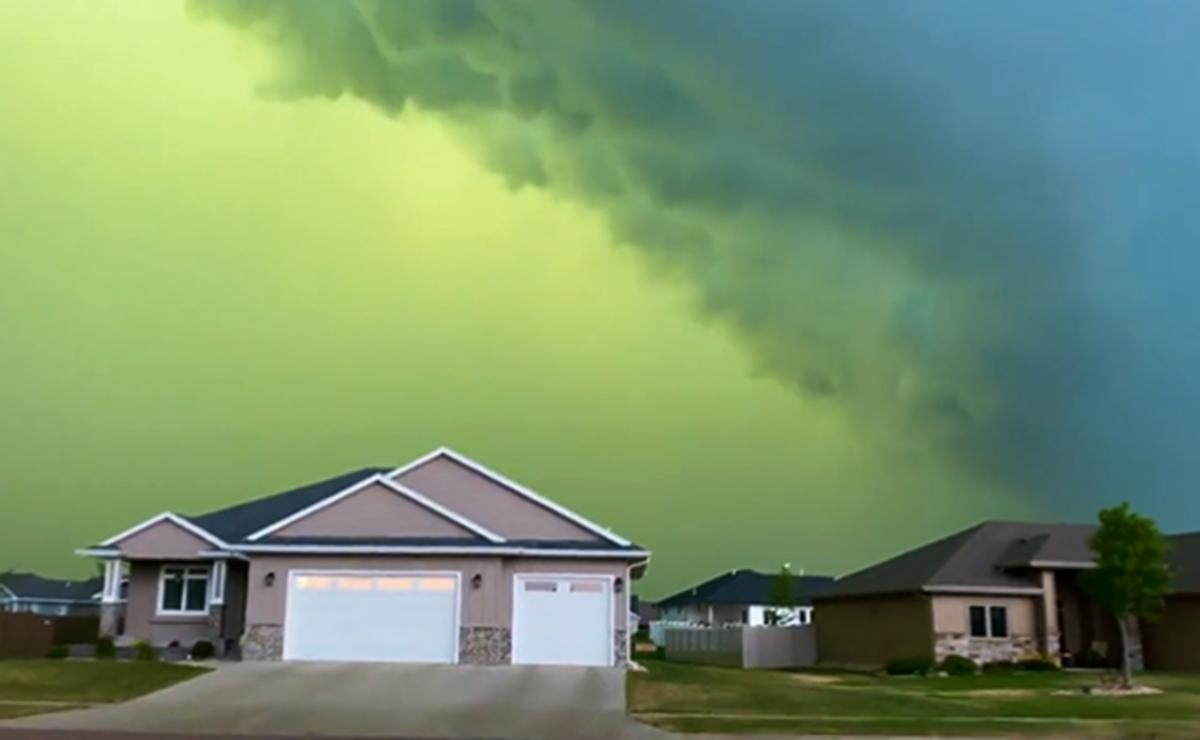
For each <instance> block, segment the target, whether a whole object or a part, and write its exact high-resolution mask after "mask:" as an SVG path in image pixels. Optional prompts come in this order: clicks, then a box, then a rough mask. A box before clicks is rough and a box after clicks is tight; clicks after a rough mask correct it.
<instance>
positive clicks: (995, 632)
mask: <svg viewBox="0 0 1200 740" xmlns="http://www.w3.org/2000/svg"><path fill="white" fill-rule="evenodd" d="M988 625H989V626H990V627H991V632H992V637H1008V607H1005V606H993V607H990V608H989V609H988Z"/></svg>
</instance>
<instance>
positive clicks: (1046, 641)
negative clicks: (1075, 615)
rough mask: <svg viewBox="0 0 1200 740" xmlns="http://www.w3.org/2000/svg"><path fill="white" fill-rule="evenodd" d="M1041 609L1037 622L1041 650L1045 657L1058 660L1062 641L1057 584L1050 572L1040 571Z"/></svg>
mask: <svg viewBox="0 0 1200 740" xmlns="http://www.w3.org/2000/svg"><path fill="white" fill-rule="evenodd" d="M1041 607H1042V609H1041V611H1042V613H1041V619H1040V620H1038V621H1040V622H1041V624H1042V634H1041V638H1042V639H1041V643H1042V645H1041V650H1042V652H1043V653H1045V654H1046V657H1048V658H1051V659H1052V660H1058V659H1059V655H1060V653H1061V651H1062V641H1061V639H1060V634H1061V633H1060V632H1059V629H1060V628H1059V624H1058V583H1057V582H1056V581H1055V578H1054V571H1052V570H1043V571H1042V603H1041Z"/></svg>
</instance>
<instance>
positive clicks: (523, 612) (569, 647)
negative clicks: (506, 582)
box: [513, 574, 613, 666]
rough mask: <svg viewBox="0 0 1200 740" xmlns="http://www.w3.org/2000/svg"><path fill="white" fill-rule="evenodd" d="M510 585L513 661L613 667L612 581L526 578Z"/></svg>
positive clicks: (541, 577)
mask: <svg viewBox="0 0 1200 740" xmlns="http://www.w3.org/2000/svg"><path fill="white" fill-rule="evenodd" d="M514 586H515V593H514V594H513V663H518V664H523V665H573V666H611V665H612V663H613V623H612V620H613V595H612V581H610V580H609V579H607V578H595V577H592V578H589V577H586V576H554V575H541V574H538V575H532V574H530V575H520V576H517V577H516V579H515V583H514Z"/></svg>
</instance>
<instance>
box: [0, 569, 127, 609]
mask: <svg viewBox="0 0 1200 740" xmlns="http://www.w3.org/2000/svg"><path fill="white" fill-rule="evenodd" d="M103 585H104V579H103V578H88V579H86V580H81V581H69V580H63V579H59V578H43V577H42V576H39V575H37V574H36V573H18V572H15V571H11V570H10V571H6V572H3V573H0V590H3V591H5V592H6V593H5V595H6V596H7V595H9V594H11V595H12V598H15V599H21V600H30V601H60V602H62V601H92V596H93V595H94V594H95V593H96V591H98V590H99V589H100V588H101V587H102V586H103Z"/></svg>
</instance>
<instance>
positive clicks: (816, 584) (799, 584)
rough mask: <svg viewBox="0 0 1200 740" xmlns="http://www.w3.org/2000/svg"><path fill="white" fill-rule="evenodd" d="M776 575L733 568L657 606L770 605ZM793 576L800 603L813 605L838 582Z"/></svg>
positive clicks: (818, 577) (821, 577) (828, 579)
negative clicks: (772, 585)
mask: <svg viewBox="0 0 1200 740" xmlns="http://www.w3.org/2000/svg"><path fill="white" fill-rule="evenodd" d="M776 577H777V574H775V573H760V572H758V571H755V570H750V569H748V568H746V569H738V570H731V571H729V572H728V573H722V574H721V575H719V576H717V577H716V578H712V579H709V580H707V581H705V582H704V583H701V584H700V585H698V586H693V587H692V588H689V589H685V590H683V591H680V592H679V593H677V594H674V595H672V596H668V597H667V598H665V599H661V600H659V601H657V602H655V605H656V606H657V607H659V608H660V609H670V608H673V607H680V606H690V605H693V604H738V605H761V604H767V603H769V602H770V593H771V583H772V582H773V581H774V580H775V578H776ZM792 578H793V580H794V581H795V590H796V603H797V604H799V605H801V606H807V605H809V604H811V603H812V599H813V598H815V597H818V596H821V595H823V594H825V593H826V592H828V591H829V589H830V588H831V587H832V586H833V583H834V579H833V578H832V577H830V576H800V575H797V576H792Z"/></svg>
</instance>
